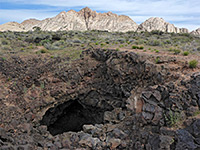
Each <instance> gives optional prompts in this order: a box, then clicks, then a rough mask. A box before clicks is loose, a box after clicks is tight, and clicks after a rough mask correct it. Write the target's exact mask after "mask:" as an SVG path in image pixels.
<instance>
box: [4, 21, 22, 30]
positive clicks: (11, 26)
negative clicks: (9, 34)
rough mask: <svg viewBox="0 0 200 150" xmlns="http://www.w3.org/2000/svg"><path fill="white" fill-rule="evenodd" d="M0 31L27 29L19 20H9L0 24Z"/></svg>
mask: <svg viewBox="0 0 200 150" xmlns="http://www.w3.org/2000/svg"><path fill="white" fill-rule="evenodd" d="M0 31H17V32H21V31H25V28H24V26H23V25H22V24H19V23H17V22H8V23H5V24H2V25H0Z"/></svg>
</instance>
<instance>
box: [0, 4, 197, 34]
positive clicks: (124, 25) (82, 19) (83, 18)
mask: <svg viewBox="0 0 200 150" xmlns="http://www.w3.org/2000/svg"><path fill="white" fill-rule="evenodd" d="M36 26H37V27H40V28H41V30H45V31H69V30H78V31H86V30H106V31H109V32H127V31H138V32H141V31H148V32H150V31H152V30H159V31H163V32H174V33H189V31H188V29H186V28H178V27H175V26H174V25H173V24H170V23H168V22H166V21H165V20H164V19H162V18H158V17H152V18H149V19H148V20H146V21H145V22H144V23H142V24H140V25H139V26H138V25H137V24H136V23H135V22H134V21H133V20H132V19H131V18H129V17H128V16H124V15H117V14H114V13H112V12H107V13H97V12H96V11H93V10H91V9H90V8H88V7H86V8H83V9H81V10H80V11H79V12H76V11H74V10H70V11H68V12H65V11H63V12H61V13H59V14H58V15H57V16H55V17H52V18H47V19H44V20H42V21H40V20H36V19H28V20H25V21H23V22H22V23H21V24H18V23H14V22H10V23H6V24H3V25H0V31H8V30H10V31H29V30H33V28H34V27H36ZM193 34H195V35H196V34H198V31H197V33H196V32H195V33H193Z"/></svg>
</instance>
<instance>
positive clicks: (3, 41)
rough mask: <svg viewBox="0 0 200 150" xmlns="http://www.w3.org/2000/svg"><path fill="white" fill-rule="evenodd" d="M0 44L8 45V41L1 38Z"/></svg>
mask: <svg viewBox="0 0 200 150" xmlns="http://www.w3.org/2000/svg"><path fill="white" fill-rule="evenodd" d="M1 44H2V45H8V44H9V42H8V40H5V39H3V40H2V41H1Z"/></svg>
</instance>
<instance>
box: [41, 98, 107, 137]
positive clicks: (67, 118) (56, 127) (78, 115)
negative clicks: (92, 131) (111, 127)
mask: <svg viewBox="0 0 200 150" xmlns="http://www.w3.org/2000/svg"><path fill="white" fill-rule="evenodd" d="M104 112H105V110H104V109H100V108H96V107H92V106H85V105H83V104H81V103H80V102H79V101H78V100H74V101H68V102H66V103H64V104H60V105H58V106H57V107H54V108H50V109H49V110H48V111H47V112H46V113H45V115H44V116H43V119H42V120H41V124H42V125H47V127H48V131H49V132H50V133H51V134H52V135H57V134H61V133H63V132H68V131H74V132H78V131H81V130H83V125H87V124H93V125H95V124H102V123H103V122H104Z"/></svg>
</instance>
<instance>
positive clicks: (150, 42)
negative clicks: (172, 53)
mask: <svg viewBox="0 0 200 150" xmlns="http://www.w3.org/2000/svg"><path fill="white" fill-rule="evenodd" d="M148 44H149V45H151V46H160V45H161V42H160V41H158V40H152V41H149V42H148Z"/></svg>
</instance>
